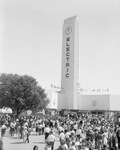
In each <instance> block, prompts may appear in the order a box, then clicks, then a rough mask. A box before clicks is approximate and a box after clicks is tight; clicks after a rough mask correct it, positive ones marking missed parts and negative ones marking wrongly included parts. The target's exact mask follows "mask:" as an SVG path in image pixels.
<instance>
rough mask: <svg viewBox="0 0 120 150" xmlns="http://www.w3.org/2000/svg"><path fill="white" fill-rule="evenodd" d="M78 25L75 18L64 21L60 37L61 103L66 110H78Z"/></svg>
mask: <svg viewBox="0 0 120 150" xmlns="http://www.w3.org/2000/svg"><path fill="white" fill-rule="evenodd" d="M78 28H79V25H78V21H77V16H74V17H70V18H68V19H66V20H64V25H63V37H62V71H61V72H62V74H61V87H62V89H61V94H63V95H64V96H62V98H61V101H62V102H63V103H64V108H66V109H78V88H77V84H78V76H79V30H78Z"/></svg>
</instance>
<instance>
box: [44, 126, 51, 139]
mask: <svg viewBox="0 0 120 150" xmlns="http://www.w3.org/2000/svg"><path fill="white" fill-rule="evenodd" d="M50 131H51V129H50V127H49V125H47V126H46V127H45V141H46V139H47V137H48V136H49V133H50Z"/></svg>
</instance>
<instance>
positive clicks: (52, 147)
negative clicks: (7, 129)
mask: <svg viewBox="0 0 120 150" xmlns="http://www.w3.org/2000/svg"><path fill="white" fill-rule="evenodd" d="M47 140H48V142H49V143H50V147H51V150H53V149H54V143H55V136H54V135H53V131H50V134H49V136H48V137H47Z"/></svg>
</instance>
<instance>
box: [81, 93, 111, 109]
mask: <svg viewBox="0 0 120 150" xmlns="http://www.w3.org/2000/svg"><path fill="white" fill-rule="evenodd" d="M109 99H110V96H109V95H79V110H109V108H110V100H109Z"/></svg>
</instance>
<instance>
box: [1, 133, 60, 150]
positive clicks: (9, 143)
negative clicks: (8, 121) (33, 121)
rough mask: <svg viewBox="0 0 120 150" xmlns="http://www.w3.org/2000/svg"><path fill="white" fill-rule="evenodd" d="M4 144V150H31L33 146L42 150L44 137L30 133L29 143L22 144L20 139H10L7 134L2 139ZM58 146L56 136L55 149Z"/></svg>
mask: <svg viewBox="0 0 120 150" xmlns="http://www.w3.org/2000/svg"><path fill="white" fill-rule="evenodd" d="M2 139H3V143H4V150H32V149H33V147H34V145H37V146H38V149H39V150H44V147H45V141H44V135H36V134H35V132H32V134H31V136H30V143H23V140H22V139H19V138H18V137H16V135H15V136H14V137H10V136H9V135H8V134H6V135H5V137H3V138H2ZM58 146H59V139H58V137H57V136H56V142H55V149H57V148H58Z"/></svg>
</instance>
